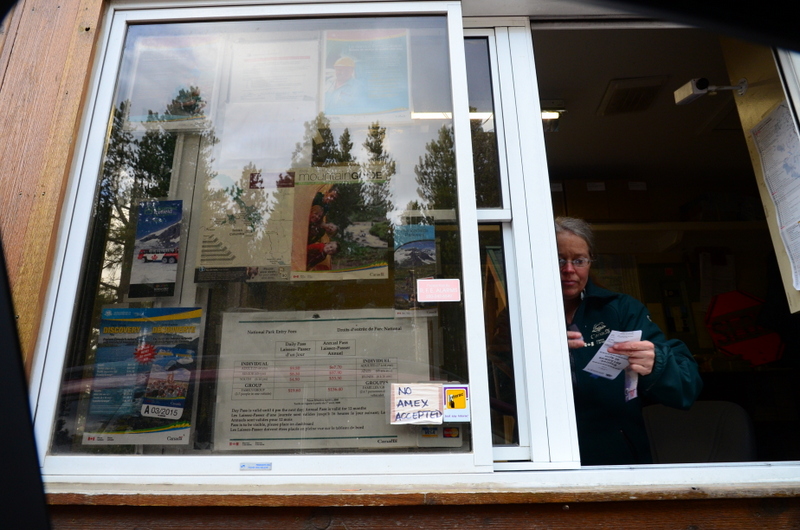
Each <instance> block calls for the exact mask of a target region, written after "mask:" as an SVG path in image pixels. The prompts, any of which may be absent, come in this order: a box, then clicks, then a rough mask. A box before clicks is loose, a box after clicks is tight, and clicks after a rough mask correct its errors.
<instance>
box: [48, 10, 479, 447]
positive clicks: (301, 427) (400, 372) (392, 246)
mask: <svg viewBox="0 0 800 530" xmlns="http://www.w3.org/2000/svg"><path fill="white" fill-rule="evenodd" d="M120 72H121V73H120V75H119V78H118V84H117V89H116V98H115V107H114V109H113V111H112V115H111V128H110V133H109V136H108V139H107V145H106V152H105V159H104V163H103V167H102V168H101V172H100V181H99V184H98V191H97V196H96V201H95V204H94V217H93V225H92V227H91V230H90V236H89V240H88V245H87V250H86V254H85V256H84V262H83V263H84V271H83V279H82V284H81V288H80V289H81V296H80V297H79V301H78V303H77V307H76V312H75V315H74V317H73V326H72V329H73V333H72V337H71V345H70V348H69V351H68V355H67V357H68V359H67V366H66V369H65V376H64V382H63V384H62V388H61V396H62V397H61V403H60V407H59V416H58V419H57V425H56V429H55V431H56V435H55V439H54V442H53V445H52V452H54V453H87V452H89V453H108V454H126V453H147V454H161V453H185V454H197V453H201V452H202V453H220V452H237V451H240V452H241V451H266V452H271V453H282V452H283V453H298V452H337V451H339V452H342V451H356V450H357V451H365V450H367V451H369V450H380V451H399V452H404V451H420V450H424V451H469V450H470V443H469V440H470V436H469V424H468V423H465V422H464V419H465V417H466V418H467V419H468V415H466V414H465V412H466V410H467V407H468V403H467V402H466V399H465V397H466V392H465V390H466V387H465V386H463V385H466V384H467V383H468V382H469V381H468V379H467V363H466V343H465V332H464V313H463V306H462V302H461V301H460V300H461V297H460V296H458V297H454V296H452V295H453V294H454V293H456V294H460V282H461V278H462V273H461V270H462V268H461V260H460V256H461V252H460V233H459V230H458V225H457V219H458V211H457V200H456V197H457V194H456V189H457V188H456V174H455V165H454V156H455V155H454V140H453V128H452V123H451V120H450V119H443V116H449V115H451V114H452V110H453V109H452V102H451V97H450V81H449V59H448V46H447V32H446V20H445V19H444V17H415V18H372V19H367V18H359V19H343V18H342V19H306V20H266V21H264V20H261V21H258V20H251V21H237V22H221V23H193V24H154V25H138V26H131V27H130V28H129V30H128V34H127V39H126V44H125V51H124V55H123V58H122V64H121V68H120ZM421 280H434V282H433V283H434V284H435V285H434V286H433V287H431V282H430V281H429V282H427V283H425V282H423V283H422V284H420V283H418V282H419V281H421ZM418 285H425V286H427V287H426V289H424V290H419V289H418ZM451 297H452V298H454V299H455V298H457V299H458V300H459V301H449V298H451ZM448 382H449V383H452V384H453V385H454V388H451V389H448V388H447V387H446V385H444V384H445V383H448ZM393 384H394V385H395V386H391V385H393ZM458 385H462V386H460V387H459V386H458ZM459 392H460V394H459ZM398 396H399V397H398ZM394 398H397V399H394ZM442 419H444V423H442ZM437 422H438V423H437ZM420 448H423V449H420Z"/></svg>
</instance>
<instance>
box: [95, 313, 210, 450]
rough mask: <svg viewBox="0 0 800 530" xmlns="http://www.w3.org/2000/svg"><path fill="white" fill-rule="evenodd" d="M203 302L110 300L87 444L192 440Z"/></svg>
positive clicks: (104, 319) (102, 327) (102, 326)
mask: <svg viewBox="0 0 800 530" xmlns="http://www.w3.org/2000/svg"><path fill="white" fill-rule="evenodd" d="M201 311H202V310H201V309H200V308H183V307H173V308H116V307H114V308H106V309H103V312H102V317H101V321H100V336H99V339H98V344H97V356H96V361H95V370H94V379H93V381H92V394H91V398H90V399H89V413H88V417H87V419H86V427H85V429H84V433H83V444H84V445H132V444H143V445H153V444H157V445H162V444H188V443H189V433H190V430H191V416H192V414H191V395H192V394H191V391H192V385H193V382H194V375H195V371H196V366H197V351H198V345H199V342H200V318H201Z"/></svg>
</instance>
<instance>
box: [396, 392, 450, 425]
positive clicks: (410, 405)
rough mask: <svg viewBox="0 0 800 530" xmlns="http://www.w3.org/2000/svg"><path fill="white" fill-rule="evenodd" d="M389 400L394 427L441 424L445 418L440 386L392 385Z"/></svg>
mask: <svg viewBox="0 0 800 530" xmlns="http://www.w3.org/2000/svg"><path fill="white" fill-rule="evenodd" d="M389 399H390V400H391V401H390V404H389V413H390V415H389V423H391V424H392V425H409V424H413V425H426V424H427V425H431V424H440V423H442V419H443V418H444V412H443V410H442V409H443V406H442V385H440V384H434V383H415V384H409V383H392V385H391V390H390V393H389Z"/></svg>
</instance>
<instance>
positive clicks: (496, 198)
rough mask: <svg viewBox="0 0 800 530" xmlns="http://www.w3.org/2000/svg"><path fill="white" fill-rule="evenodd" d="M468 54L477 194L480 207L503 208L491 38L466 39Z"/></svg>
mask: <svg viewBox="0 0 800 530" xmlns="http://www.w3.org/2000/svg"><path fill="white" fill-rule="evenodd" d="M464 49H465V51H466V56H467V89H468V90H469V109H470V128H471V130H472V164H473V170H474V171H475V198H476V200H477V204H478V208H501V207H502V206H503V196H502V191H501V187H500V161H499V158H498V152H497V134H496V133H495V111H494V97H493V94H492V75H491V70H490V67H489V40H488V39H486V38H467V39H464Z"/></svg>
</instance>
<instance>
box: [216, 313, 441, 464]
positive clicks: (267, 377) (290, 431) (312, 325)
mask: <svg viewBox="0 0 800 530" xmlns="http://www.w3.org/2000/svg"><path fill="white" fill-rule="evenodd" d="M368 315H369V316H368ZM427 329H428V328H427V323H425V322H422V323H420V322H415V319H394V318H393V317H390V316H386V317H384V316H382V313H380V314H378V316H376V312H375V311H374V310H373V311H370V312H368V313H367V312H362V311H336V312H327V313H315V314H306V313H265V312H258V313H256V312H253V313H226V314H224V315H223V323H222V347H221V352H220V376H219V388H218V393H217V396H218V404H217V418H216V422H215V423H216V432H215V441H216V447H217V449H218V450H236V449H297V448H299V447H301V448H344V447H372V448H377V447H401V446H415V445H416V444H417V430H416V429H415V428H413V427H412V426H407V425H390V422H389V420H388V418H387V417H386V414H387V412H388V411H387V410H386V395H385V394H386V391H387V386H388V384H391V383H403V382H409V383H410V382H419V381H425V380H427V379H428V377H429V357H428V333H427Z"/></svg>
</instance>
